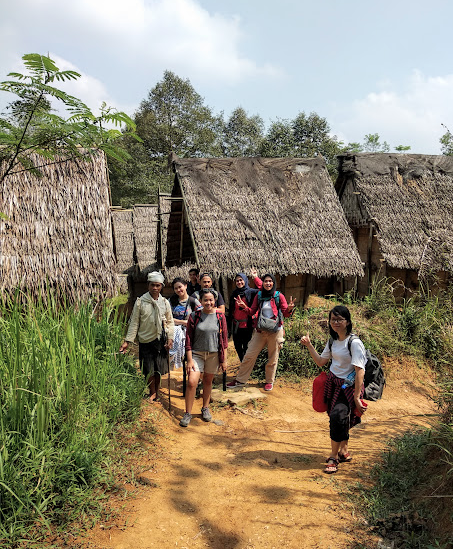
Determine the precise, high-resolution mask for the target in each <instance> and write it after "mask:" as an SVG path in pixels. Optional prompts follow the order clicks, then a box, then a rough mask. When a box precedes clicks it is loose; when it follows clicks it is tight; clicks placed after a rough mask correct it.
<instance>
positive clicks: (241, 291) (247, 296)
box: [231, 273, 252, 301]
mask: <svg viewBox="0 0 453 549" xmlns="http://www.w3.org/2000/svg"><path fill="white" fill-rule="evenodd" d="M238 276H240V277H241V278H242V280H243V281H244V284H245V286H244V287H243V288H236V289H235V290H234V291H233V293H232V294H231V297H232V298H234V297H237V296H239V295H240V296H241V297H244V296H245V299H246V300H247V301H250V296H251V293H252V288H250V286H249V279H248V278H247V275H246V274H244V273H238V274H237V275H236V276H235V277H234V280H236V278H237V277H238Z"/></svg>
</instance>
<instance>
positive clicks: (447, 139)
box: [439, 124, 453, 156]
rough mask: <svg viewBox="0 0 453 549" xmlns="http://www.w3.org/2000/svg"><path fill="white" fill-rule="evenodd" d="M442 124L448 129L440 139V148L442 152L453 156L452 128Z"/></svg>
mask: <svg viewBox="0 0 453 549" xmlns="http://www.w3.org/2000/svg"><path fill="white" fill-rule="evenodd" d="M442 126H443V127H444V128H445V129H446V130H447V131H446V132H445V133H444V135H443V136H442V137H441V138H440V139H439V141H440V145H441V147H440V150H441V152H442V154H444V155H446V156H453V135H452V133H451V132H450V130H449V129H448V128H447V126H445V124H442Z"/></svg>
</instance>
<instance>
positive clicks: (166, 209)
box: [158, 193, 171, 265]
mask: <svg viewBox="0 0 453 549" xmlns="http://www.w3.org/2000/svg"><path fill="white" fill-rule="evenodd" d="M158 200H159V234H160V242H159V250H160V257H159V260H160V263H161V264H162V265H165V258H166V257H167V233H168V223H169V221H170V212H171V195H170V194H169V193H159V199H158Z"/></svg>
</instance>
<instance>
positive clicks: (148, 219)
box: [133, 204, 159, 275]
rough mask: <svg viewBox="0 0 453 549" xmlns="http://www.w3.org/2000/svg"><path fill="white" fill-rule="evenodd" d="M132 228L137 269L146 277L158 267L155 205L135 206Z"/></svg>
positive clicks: (156, 210) (156, 212)
mask: <svg viewBox="0 0 453 549" xmlns="http://www.w3.org/2000/svg"><path fill="white" fill-rule="evenodd" d="M133 226H134V239H135V250H136V255H137V264H138V268H139V269H140V272H141V274H142V275H146V274H148V273H150V272H151V271H155V270H156V269H157V268H158V266H159V261H158V257H157V251H158V206H157V204H136V205H135V206H134V212H133Z"/></svg>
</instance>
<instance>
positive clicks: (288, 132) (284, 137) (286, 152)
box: [260, 120, 296, 158]
mask: <svg viewBox="0 0 453 549" xmlns="http://www.w3.org/2000/svg"><path fill="white" fill-rule="evenodd" d="M295 153H296V142H295V140H294V133H293V128H292V123H291V121H290V120H276V121H274V122H272V123H271V125H270V126H269V128H268V130H267V132H266V135H265V137H264V139H263V141H262V143H261V146H260V155H261V156H268V157H272V158H279V157H285V156H296V154H295Z"/></svg>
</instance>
